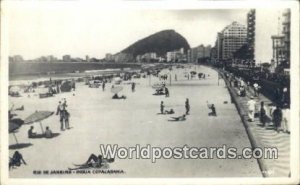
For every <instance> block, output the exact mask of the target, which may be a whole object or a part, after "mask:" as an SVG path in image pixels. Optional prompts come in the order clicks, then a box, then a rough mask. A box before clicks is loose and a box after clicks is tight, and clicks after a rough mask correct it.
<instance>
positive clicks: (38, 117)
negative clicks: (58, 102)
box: [24, 111, 54, 133]
mask: <svg viewBox="0 0 300 185" xmlns="http://www.w3.org/2000/svg"><path fill="white" fill-rule="evenodd" d="M53 113H54V112H51V111H36V112H34V113H33V114H31V115H30V116H28V117H27V118H26V119H25V120H24V123H25V124H31V123H34V122H39V123H40V126H41V129H42V133H44V129H43V126H42V122H41V121H42V120H44V119H46V118H48V117H50V116H51V115H52V114H53Z"/></svg>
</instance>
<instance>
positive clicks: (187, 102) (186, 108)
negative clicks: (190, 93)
mask: <svg viewBox="0 0 300 185" xmlns="http://www.w3.org/2000/svg"><path fill="white" fill-rule="evenodd" d="M189 112H190V103H189V99H188V98H187V99H186V100H185V114H186V115H189Z"/></svg>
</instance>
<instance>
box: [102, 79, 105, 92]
mask: <svg viewBox="0 0 300 185" xmlns="http://www.w3.org/2000/svg"><path fill="white" fill-rule="evenodd" d="M102 91H105V82H104V81H103V83H102Z"/></svg>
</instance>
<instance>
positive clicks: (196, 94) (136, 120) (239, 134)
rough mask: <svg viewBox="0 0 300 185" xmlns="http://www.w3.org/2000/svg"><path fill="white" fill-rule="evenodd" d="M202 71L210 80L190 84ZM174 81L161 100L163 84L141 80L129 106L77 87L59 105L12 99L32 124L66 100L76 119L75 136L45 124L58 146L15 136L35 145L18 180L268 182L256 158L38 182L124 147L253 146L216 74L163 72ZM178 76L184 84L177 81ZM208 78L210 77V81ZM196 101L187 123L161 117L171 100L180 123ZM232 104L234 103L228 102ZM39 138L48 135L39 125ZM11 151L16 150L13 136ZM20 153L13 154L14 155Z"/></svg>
mask: <svg viewBox="0 0 300 185" xmlns="http://www.w3.org/2000/svg"><path fill="white" fill-rule="evenodd" d="M191 70H195V71H197V72H202V73H205V74H206V79H205V80H203V79H202V80H199V79H192V80H188V79H187V78H185V77H184V73H185V72H189V71H191ZM162 73H166V74H169V73H170V74H169V75H171V76H172V80H171V85H170V84H169V83H170V81H168V82H167V86H168V88H169V92H170V97H168V98H167V97H164V96H154V95H152V94H153V93H154V89H152V88H151V87H150V86H149V84H150V83H151V84H153V83H155V82H157V81H158V79H157V78H155V77H152V78H151V79H148V78H146V79H136V80H135V82H136V83H137V85H136V92H131V88H130V85H124V90H123V91H122V93H121V94H124V95H126V96H127V99H126V100H112V99H111V96H112V93H111V92H110V89H109V87H110V85H109V84H108V85H107V89H106V90H105V92H102V89H101V88H99V89H97V88H88V87H87V86H85V85H84V84H77V89H76V92H75V94H74V96H73V94H72V93H62V94H58V95H56V96H55V97H53V98H46V99H39V98H38V97H36V96H31V97H30V98H28V97H27V96H23V97H20V98H10V103H14V104H15V105H16V106H18V105H24V106H25V111H23V112H18V113H19V116H20V117H23V118H25V117H26V116H28V115H29V114H30V113H32V112H34V111H35V110H53V111H55V110H56V107H57V104H58V101H59V100H61V99H62V98H66V99H67V102H68V110H69V112H70V113H71V118H70V122H71V126H72V129H70V130H66V131H60V128H59V118H58V116H55V115H54V116H52V117H50V118H48V119H46V120H44V121H43V125H44V126H50V128H51V129H52V131H53V132H56V133H59V134H60V135H59V136H57V137H55V138H52V139H44V138H42V139H28V138H27V130H28V129H29V127H30V125H24V126H22V127H21V128H20V129H19V132H18V133H16V136H17V137H18V140H19V141H20V142H21V143H31V144H32V145H31V146H29V147H25V148H22V149H19V151H20V152H21V153H22V154H23V157H24V159H25V160H26V162H27V163H28V165H26V166H24V165H23V166H21V167H19V168H17V169H14V170H11V171H10V176H11V177H51V178H52V177H58V178H69V177H70V178H72V177H82V178H85V177H97V178H99V177H261V172H260V170H259V166H258V163H257V160H256V159H216V158H214V159H158V160H157V161H156V162H155V163H152V162H151V160H149V159H118V158H117V159H116V160H115V162H114V163H111V164H110V169H122V170H124V171H125V172H126V173H125V174H115V175H103V174H71V175H51V176H49V175H34V174H33V171H34V170H66V169H67V168H68V167H73V164H74V163H75V164H78V163H83V162H85V161H86V160H87V158H88V157H89V155H90V154H91V153H95V154H99V153H100V150H99V145H100V144H104V145H106V144H118V146H122V147H133V146H135V145H136V144H140V145H141V146H146V145H147V144H150V145H151V146H152V147H182V146H184V145H188V146H190V147H221V146H223V145H227V146H229V147H236V148H237V149H238V151H239V153H241V150H242V148H244V147H250V142H249V139H248V137H247V134H246V131H245V128H244V126H243V124H242V122H241V119H240V117H239V115H238V113H237V110H236V108H235V105H234V104H231V103H230V96H229V93H228V91H227V88H226V87H225V83H224V81H223V80H222V79H221V80H220V81H219V85H218V75H217V73H216V72H215V71H214V70H212V69H210V68H207V67H204V66H192V67H191V68H187V69H174V70H172V71H171V72H170V71H168V70H167V71H163V72H162ZM175 74H176V75H177V79H178V80H177V81H175V80H174V76H175ZM208 75H209V76H208ZM186 98H189V101H190V106H191V111H190V115H188V116H187V120H186V121H183V122H171V121H168V120H169V116H168V115H159V114H157V113H159V105H160V102H161V101H164V103H165V105H166V108H167V109H169V108H173V109H174V111H175V114H174V116H179V115H182V114H183V113H184V112H185V107H184V103H185V100H186ZM207 101H208V102H209V103H214V104H215V107H216V110H217V114H218V116H217V117H210V116H208V113H209V112H210V110H209V109H208V108H207V104H206V102H207ZM225 101H227V102H228V103H224V102H225ZM33 125H34V126H35V130H36V131H37V132H41V129H40V127H39V125H38V124H37V123H35V124H33ZM9 143H10V144H14V143H15V140H14V138H13V135H12V134H10V139H9ZM14 151H15V150H9V153H10V156H12V154H13V152H14Z"/></svg>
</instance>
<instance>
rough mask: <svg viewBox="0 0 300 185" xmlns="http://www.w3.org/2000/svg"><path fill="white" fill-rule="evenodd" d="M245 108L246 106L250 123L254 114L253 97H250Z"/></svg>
mask: <svg viewBox="0 0 300 185" xmlns="http://www.w3.org/2000/svg"><path fill="white" fill-rule="evenodd" d="M247 106H248V116H249V121H250V122H252V121H254V113H255V101H254V97H253V96H251V97H250V100H249V101H248V102H247Z"/></svg>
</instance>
